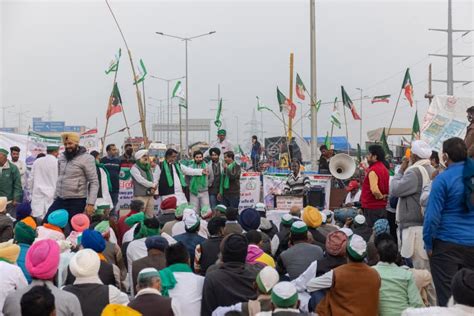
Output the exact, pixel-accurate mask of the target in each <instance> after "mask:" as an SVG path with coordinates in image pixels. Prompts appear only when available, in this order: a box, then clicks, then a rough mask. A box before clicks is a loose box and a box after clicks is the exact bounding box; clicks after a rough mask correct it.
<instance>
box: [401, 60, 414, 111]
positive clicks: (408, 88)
mask: <svg viewBox="0 0 474 316" xmlns="http://www.w3.org/2000/svg"><path fill="white" fill-rule="evenodd" d="M402 89H403V90H405V97H406V98H407V100H408V102H409V103H410V106H413V83H412V82H411V77H410V68H407V71H406V72H405V77H404V78H403V84H402Z"/></svg>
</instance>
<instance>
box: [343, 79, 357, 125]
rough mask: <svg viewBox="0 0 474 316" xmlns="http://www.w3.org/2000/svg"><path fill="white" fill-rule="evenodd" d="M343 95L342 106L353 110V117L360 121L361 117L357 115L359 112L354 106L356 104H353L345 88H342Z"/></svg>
mask: <svg viewBox="0 0 474 316" xmlns="http://www.w3.org/2000/svg"><path fill="white" fill-rule="evenodd" d="M341 93H342V104H343V105H344V106H346V107H348V108H349V110H351V113H352V117H353V118H354V120H360V116H359V114H358V113H357V110H356V108H355V106H354V103H353V102H352V100H351V98H350V97H349V95H348V94H347V92H346V90H344V87H343V86H341Z"/></svg>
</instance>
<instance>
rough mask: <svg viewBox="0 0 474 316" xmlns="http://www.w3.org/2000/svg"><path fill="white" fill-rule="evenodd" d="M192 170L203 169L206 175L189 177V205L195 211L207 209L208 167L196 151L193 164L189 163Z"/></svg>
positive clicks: (201, 155)
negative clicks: (194, 208) (192, 206)
mask: <svg viewBox="0 0 474 316" xmlns="http://www.w3.org/2000/svg"><path fill="white" fill-rule="evenodd" d="M191 168H193V169H203V170H206V173H203V174H202V175H200V176H191V180H190V181H189V193H190V194H189V203H191V204H192V205H194V207H196V209H197V210H200V209H201V208H203V207H205V206H207V207H209V192H208V186H209V184H208V176H207V174H208V173H209V169H208V166H207V165H206V163H205V162H204V159H203V154H202V152H201V151H199V150H197V151H195V152H194V153H193V162H192V163H191Z"/></svg>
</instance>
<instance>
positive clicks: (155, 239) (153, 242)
mask: <svg viewBox="0 0 474 316" xmlns="http://www.w3.org/2000/svg"><path fill="white" fill-rule="evenodd" d="M145 246H146V249H147V256H146V257H143V258H141V259H138V260H136V261H133V262H132V271H131V272H130V273H131V274H132V280H133V288H134V289H135V288H136V285H137V278H138V274H139V272H140V271H142V270H143V269H145V268H155V269H157V270H161V269H164V268H165V267H166V257H165V250H166V248H168V241H167V240H166V239H165V238H163V237H161V236H151V237H147V238H146V239H145Z"/></svg>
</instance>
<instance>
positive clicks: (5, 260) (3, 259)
mask: <svg viewBox="0 0 474 316" xmlns="http://www.w3.org/2000/svg"><path fill="white" fill-rule="evenodd" d="M0 261H3V262H6V263H9V264H15V262H11V261H9V260H7V259H5V258H0Z"/></svg>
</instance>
